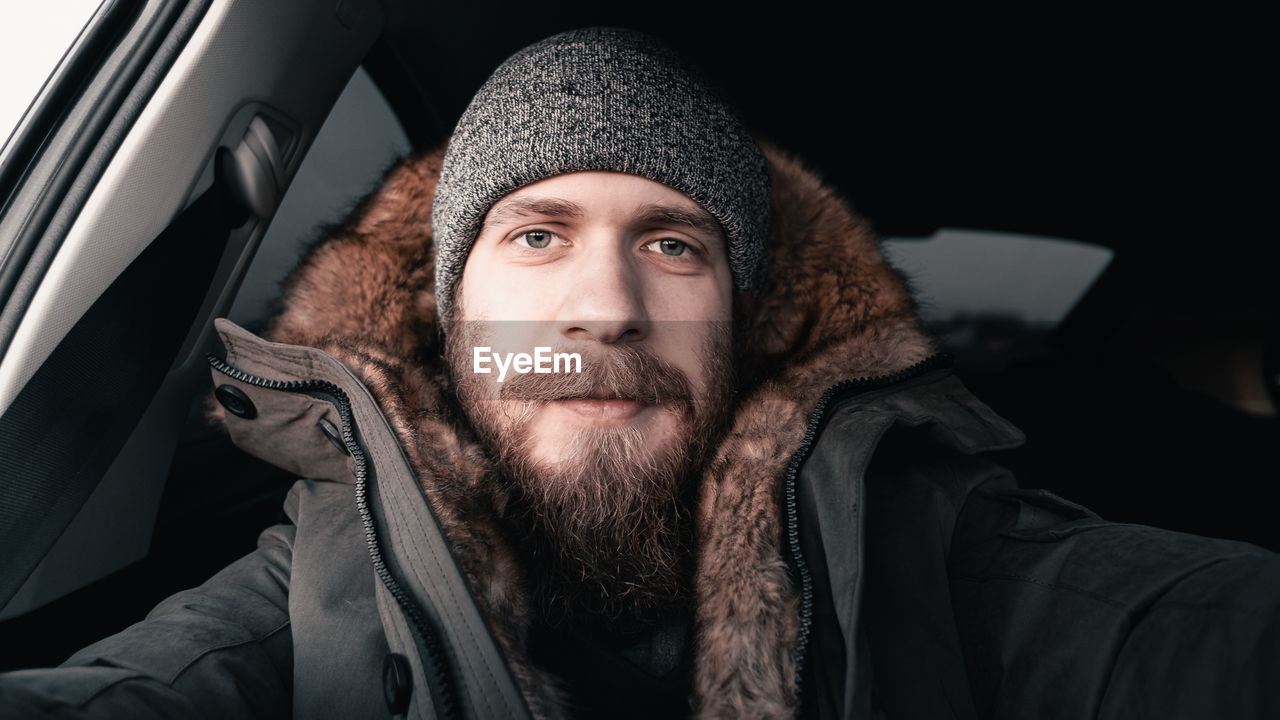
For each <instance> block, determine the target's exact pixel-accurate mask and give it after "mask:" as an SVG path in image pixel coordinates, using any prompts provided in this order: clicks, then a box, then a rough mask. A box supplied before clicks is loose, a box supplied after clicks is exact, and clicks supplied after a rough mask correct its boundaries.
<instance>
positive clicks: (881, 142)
mask: <svg viewBox="0 0 1280 720" xmlns="http://www.w3.org/2000/svg"><path fill="white" fill-rule="evenodd" d="M387 5H388V23H387V31H386V33H385V37H384V43H383V44H382V45H381V46H380V47H379V48H378V50H377V52H376V53H375V54H374V56H372V57H371V58H370V60H369V62H367V63H366V64H367V66H369V67H370V69H371V73H372V74H373V75H374V77H375V80H376V81H377V82H378V83H379V85H380V87H381V88H382V89H383V91H384V93H386V94H387V95H388V96H389V99H390V100H391V102H392V104H393V106H395V107H396V109H397V112H398V113H399V114H400V115H401V117H402V118H404V119H405V120H406V124H408V125H409V126H410V127H408V128H406V129H407V131H408V133H409V135H410V137H411V139H412V140H413V142H414V143H415V145H416V146H418V147H420V148H425V147H428V146H433V145H435V144H436V143H439V142H440V141H441V140H442V139H443V138H444V137H446V136H447V132H448V129H449V128H450V127H451V126H452V124H453V122H454V121H455V120H456V118H457V117H458V115H459V114H460V113H461V111H462V109H463V107H465V104H466V102H467V101H468V99H469V98H470V96H471V93H472V92H474V90H475V89H476V88H477V87H478V86H479V84H480V83H481V82H483V80H484V78H485V77H487V75H488V74H489V72H490V71H491V70H492V69H493V68H494V67H495V66H496V65H497V64H498V63H500V62H501V61H502V60H503V59H504V58H505V57H506V56H507V55H509V54H510V53H512V52H514V51H515V50H517V49H519V48H521V47H523V46H524V45H526V44H528V43H530V42H533V41H535V40H538V39H540V38H542V37H545V36H547V35H549V34H552V33H554V32H557V31H560V30H565V29H569V28H572V27H579V26H584V25H594V24H613V25H623V26H628V27H635V28H639V29H643V30H647V31H649V32H652V33H654V34H657V35H659V36H661V37H663V38H665V39H666V40H667V41H668V42H670V43H671V44H673V45H675V46H676V47H678V48H680V49H681V50H682V51H684V52H685V53H687V54H689V55H690V56H692V57H693V58H694V59H696V60H697V61H698V62H700V63H701V64H702V65H704V66H705V67H707V68H708V70H710V72H711V74H712V75H713V77H715V78H717V79H718V80H719V81H720V82H721V83H723V85H724V87H725V89H726V90H727V91H728V92H729V94H730V95H731V96H732V97H734V98H736V99H737V101H738V103H739V105H740V106H741V108H742V110H743V113H744V116H745V117H746V119H747V121H748V123H749V124H750V125H751V126H752V127H753V128H754V129H755V130H756V131H757V132H759V133H760V134H761V135H763V136H765V137H770V138H772V139H774V140H775V141H777V142H779V143H780V144H782V145H783V146H784V147H787V148H789V149H791V150H793V151H794V152H796V153H798V154H800V155H801V156H802V157H803V158H805V159H806V160H807V161H808V162H809V163H810V164H811V165H812V166H813V167H814V168H815V169H817V170H818V171H819V172H820V173H822V174H823V175H824V176H825V177H826V178H827V179H828V180H829V181H830V182H832V183H834V184H835V185H837V186H838V187H840V188H841V189H842V190H843V191H844V192H845V193H846V194H847V196H848V197H849V198H850V199H851V201H852V202H853V204H854V206H855V207H856V208H857V209H858V210H859V211H860V212H862V213H863V214H864V215H866V216H867V217H868V218H869V219H870V220H871V221H872V223H873V224H874V225H875V227H876V228H877V229H878V230H879V231H880V232H881V233H882V234H885V235H895V236H924V235H929V234H930V233H932V232H933V230H935V229H936V228H938V227H956V228H974V229H988V230H998V231H1012V232H1025V233H1033V234H1039V235H1046V236H1052V237H1062V238H1069V239H1075V240H1083V241H1087V242H1092V243H1099V244H1104V245H1107V246H1110V247H1112V248H1114V249H1116V250H1117V260H1118V261H1120V260H1122V261H1123V262H1118V263H1117V264H1118V266H1119V268H1120V270H1121V271H1123V273H1122V275H1123V277H1121V278H1120V279H1118V280H1116V281H1115V282H1121V283H1123V291H1122V292H1119V293H1116V292H1113V293H1112V297H1111V302H1113V303H1114V302H1117V301H1119V300H1122V299H1126V298H1127V300H1128V302H1135V301H1137V300H1138V299H1139V298H1142V299H1145V301H1147V302H1148V304H1150V302H1151V301H1152V299H1153V298H1157V302H1158V303H1165V302H1168V303H1175V304H1176V303H1186V302H1188V294H1187V293H1186V287H1187V284H1188V283H1191V284H1194V286H1195V288H1196V292H1195V293H1194V295H1192V296H1191V297H1192V298H1194V299H1192V300H1190V302H1193V303H1195V304H1202V303H1205V302H1207V301H1209V300H1215V301H1218V302H1221V303H1223V304H1237V306H1238V304H1239V303H1246V304H1252V305H1256V304H1257V303H1258V302H1259V301H1260V300H1261V299H1263V298H1264V297H1265V296H1267V295H1269V293H1267V292H1266V289H1265V286H1266V282H1265V280H1266V278H1267V276H1268V275H1269V274H1270V272H1269V270H1267V269H1266V268H1265V267H1264V265H1265V263H1263V262H1261V253H1262V242H1261V241H1262V239H1263V233H1262V228H1263V227H1264V226H1263V225H1261V222H1260V217H1261V208H1262V207H1264V189H1263V185H1262V183H1261V182H1260V181H1259V179H1258V176H1257V174H1256V173H1257V172H1258V170H1259V169H1260V168H1261V167H1264V165H1263V161H1262V152H1263V148H1264V147H1267V146H1269V145H1270V143H1268V144H1267V145H1266V146H1264V144H1263V142H1262V138H1263V127H1264V125H1265V123H1266V122H1267V118H1268V117H1269V116H1270V112H1271V111H1270V110H1265V111H1264V106H1263V101H1264V93H1263V92H1262V90H1261V88H1262V87H1265V86H1264V85H1262V84H1261V79H1262V77H1263V74H1264V68H1265V67H1267V66H1266V65H1265V64H1263V62H1262V55H1263V52H1264V50H1263V49H1264V47H1266V45H1264V44H1263V43H1262V42H1261V41H1260V40H1259V39H1257V36H1258V35H1259V34H1260V33H1261V28H1262V27H1263V24H1262V23H1260V22H1256V21H1254V20H1252V19H1251V18H1247V17H1239V16H1236V17H1227V16H1224V15H1213V16H1208V15H1205V14H1194V13H1192V12H1189V11H1188V12H1187V13H1185V14H1181V15H1178V14H1174V13H1173V12H1171V11H1169V10H1162V11H1161V13H1160V14H1158V15H1145V14H1144V15H1139V14H1137V13H1132V14H1129V15H1125V14H1123V13H1120V12H1117V11H1114V10H1112V11H1107V12H1106V13H1100V14H1086V13H1084V12H1081V11H1079V10H1075V11H1071V12H1068V11H1064V10H1046V9H1041V10H1033V11H1028V10H1023V11H1020V12H1000V13H997V12H995V11H993V10H988V11H986V12H984V13H975V12H969V13H965V14H945V15H940V14H937V13H926V12H924V11H919V12H916V13H910V14H908V13H905V12H904V13H900V14H890V13H887V12H884V11H881V10H866V9H846V10H841V11H835V12H833V11H832V10H830V9H825V8H824V9H823V10H821V11H819V10H817V9H814V8H810V7H807V6H805V5H801V4H795V3H788V4H786V5H785V6H768V7H765V8H761V9H757V10H756V11H744V10H742V9H741V6H739V7H738V8H736V9H734V10H732V11H731V12H730V13H728V14H724V13H721V14H693V13H691V12H690V10H689V6H688V5H686V4H667V5H663V4H660V3H659V4H654V3H634V4H627V5H622V4H619V5H618V6H612V7H604V5H605V4H596V3H569V4H557V5H554V6H548V5H544V4H498V5H494V4H492V3H449V4H436V3H431V4H427V3H418V2H411V1H409V0H388V3H387ZM1251 169H1252V172H1251Z"/></svg>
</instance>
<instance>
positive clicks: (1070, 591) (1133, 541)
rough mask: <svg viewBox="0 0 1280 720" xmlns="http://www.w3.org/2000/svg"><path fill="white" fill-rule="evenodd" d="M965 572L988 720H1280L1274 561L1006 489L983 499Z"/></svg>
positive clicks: (955, 568)
mask: <svg viewBox="0 0 1280 720" xmlns="http://www.w3.org/2000/svg"><path fill="white" fill-rule="evenodd" d="M951 564H952V573H953V574H952V590H953V595H954V596H955V598H956V613H957V619H958V620H959V621H960V626H961V633H962V635H965V636H967V637H966V638H965V639H966V642H965V647H966V665H967V666H968V671H969V677H970V683H971V685H972V686H973V689H974V697H975V701H976V704H977V705H978V711H979V714H980V715H986V716H989V717H996V718H1002V717H1031V716H1034V717H1045V718H1048V717H1098V718H1108V719H1113V718H1114V719H1119V718H1124V719H1125V720H1138V719H1141V718H1160V719H1161V720H1163V719H1165V718H1183V717H1186V718H1199V717H1206V718H1207V717H1212V718H1250V719H1252V718H1263V717H1280V685H1277V684H1276V682H1275V680H1276V678H1277V677H1280V555H1278V554H1276V553H1274V552H1271V551H1269V550H1266V549H1264V548H1260V547H1257V546H1255V545H1251V544H1248V543H1243V542H1237V541H1232V540H1221V539H1215V538H1207V537H1200V536H1196V535H1190V534H1187V533H1180V532H1173V531H1169V530H1163V529H1159V528H1152V527H1146V526H1141V525H1133V524H1125V523H1116V522H1107V521H1105V520H1102V519H1101V518H1098V517H1097V516H1096V515H1094V514H1093V513H1091V512H1089V511H1088V510H1085V509H1084V508H1081V507H1079V506H1078V505H1075V504H1073V503H1070V502H1067V501H1065V500H1062V499H1061V498H1058V497H1057V496H1055V495H1052V494H1051V493H1047V492H1045V491H1039V490H1022V489H1016V488H1009V487H1004V488H998V489H990V488H986V489H984V490H980V491H979V492H978V493H976V494H975V495H974V496H971V498H970V500H969V502H968V503H967V504H966V507H965V510H964V512H963V514H962V518H961V523H960V528H959V530H958V533H957V537H956V546H955V547H954V552H953V557H952V563H951ZM1028 709H1031V710H1032V711H1033V712H1032V713H1031V714H1030V715H1028V714H1027V713H1026V711H1027V710H1028Z"/></svg>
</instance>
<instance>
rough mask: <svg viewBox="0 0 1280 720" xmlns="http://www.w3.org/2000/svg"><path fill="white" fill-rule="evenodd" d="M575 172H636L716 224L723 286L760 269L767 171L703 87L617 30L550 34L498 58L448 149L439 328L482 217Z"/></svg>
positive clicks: (439, 253) (736, 123) (440, 200)
mask: <svg viewBox="0 0 1280 720" xmlns="http://www.w3.org/2000/svg"><path fill="white" fill-rule="evenodd" d="M581 170H612V171H616V172H624V173H628V174H631V175H638V176H640V177H644V178H647V179H650V180H654V181H656V182H659V183H662V184H663V185H666V186H668V187H671V188H674V189H675V190H679V191H680V192H682V193H684V194H685V195H687V196H688V197H689V198H690V199H692V200H693V201H694V202H696V203H698V205H700V206H702V208H703V209H705V210H706V211H707V212H709V213H711V215H712V216H714V217H715V218H716V219H717V220H719V221H720V225H721V227H722V228H723V229H724V232H725V237H726V240H727V241H728V250H729V266H730V268H731V269H732V271H733V278H734V284H735V285H736V286H737V287H738V288H739V289H741V290H749V289H751V288H752V287H753V286H754V285H755V283H756V282H757V280H758V279H759V276H760V274H761V272H762V270H763V267H764V240H765V234H766V233H767V231H768V226H769V168H768V163H767V162H766V160H765V158H764V154H763V153H762V152H761V151H760V148H759V147H758V146H757V145H756V143H755V142H754V140H752V138H751V136H750V134H749V133H748V132H747V130H746V128H745V127H744V126H743V124H742V122H741V121H740V119H739V118H738V116H737V115H736V113H735V112H734V110H733V109H732V108H731V107H730V106H729V104H728V103H727V102H726V101H725V100H724V98H723V97H722V96H721V95H720V94H719V93H718V92H716V90H715V89H714V87H713V86H712V85H711V83H710V82H709V81H708V80H707V79H706V78H705V77H704V76H702V75H701V74H700V73H699V72H698V71H697V70H696V69H695V68H693V67H692V66H691V65H689V64H688V63H687V62H686V61H684V60H683V59H682V58H681V57H679V56H678V55H677V54H676V53H675V51H674V50H672V49H671V48H670V47H668V46H665V45H663V44H662V43H661V42H659V41H658V40H656V39H655V38H653V37H651V36H649V35H645V34H642V33H639V32H636V31H632V30H625V29H621V28H588V29H582V30H573V31H570V32H566V33H562V34H559V35H555V36H553V37H550V38H547V39H545V40H542V41H540V42H537V43H534V44H533V45H530V46H528V47H526V48H525V49H523V50H521V51H519V52H517V53H516V54H515V55H512V56H511V57H510V58H508V59H507V60H506V61H505V62H504V63H503V64H502V65H501V66H499V67H498V69H497V70H495V71H494V73H493V74H492V75H491V76H490V77H489V79H488V80H487V81H486V82H485V84H484V85H483V86H482V87H481V88H480V90H479V91H478V92H477V93H476V95H475V97H474V98H473V99H472V100H471V104H470V105H469V106H468V107H467V109H466V111H465V112H464V113H463V115H462V118H461V119H460V120H459V121H458V125H457V127H456V128H455V129H454V132H453V136H452V137H451V138H450V140H449V146H448V148H447V150H446V152H445V156H444V166H443V168H442V169H441V172H440V180H439V183H438V185H437V186H436V195H435V205H434V207H433V209H432V215H431V217H432V225H433V232H434V235H435V245H436V303H437V311H438V314H439V317H440V318H441V321H442V322H443V321H445V320H446V319H447V318H448V316H449V308H450V306H451V304H452V300H453V295H454V292H455V290H456V288H457V285H458V281H459V280H460V279H461V277H462V269H463V267H464V266H465V265H466V261H467V254H468V253H469V252H470V251H471V246H472V244H473V243H474V242H475V239H476V236H477V235H478V234H479V232H480V228H481V226H482V225H483V223H484V218H485V215H486V214H487V213H488V212H489V208H491V207H492V206H493V204H494V203H495V202H497V201H498V200H500V199H501V198H502V197H503V196H505V195H507V194H509V193H511V192H513V191H515V190H518V189H519V188H521V187H523V186H525V185H528V184H530V183H533V182H536V181H538V180H542V179H544V178H548V177H551V176H553V175H560V174H563V173H570V172H576V171H581Z"/></svg>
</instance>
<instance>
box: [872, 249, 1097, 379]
mask: <svg viewBox="0 0 1280 720" xmlns="http://www.w3.org/2000/svg"><path fill="white" fill-rule="evenodd" d="M884 252H885V256H886V257H887V258H888V259H889V261H890V262H891V263H892V264H893V265H894V266H895V267H897V268H898V269H899V270H900V271H902V273H903V274H904V275H906V276H907V278H908V281H909V282H910V283H911V287H912V291H913V293H914V295H915V297H916V300H917V302H919V304H920V319H921V321H922V322H923V323H924V325H925V329H926V330H928V331H929V333H930V334H931V335H932V336H933V337H934V338H935V339H936V340H937V341H938V344H939V346H940V347H941V349H943V350H947V351H949V352H952V353H954V354H955V355H956V358H957V363H958V364H959V365H960V366H961V367H964V368H966V369H973V370H979V371H983V372H999V371H1002V370H1004V369H1007V368H1008V367H1009V366H1010V365H1013V364H1017V363H1020V362H1027V361H1031V360H1036V359H1040V358H1041V357H1042V356H1044V354H1045V353H1047V352H1049V350H1048V348H1047V347H1046V346H1045V344H1044V341H1045V338H1046V336H1047V335H1048V334H1049V333H1050V332H1052V331H1053V329H1054V328H1056V327H1057V326H1058V325H1059V324H1060V323H1061V322H1062V321H1063V320H1064V319H1065V318H1066V317H1067V314H1068V313H1070V312H1071V309H1072V308H1074V307H1075V306H1076V304H1077V303H1078V302H1079V301H1080V299H1081V298H1083V297H1084V295H1085V293H1086V292H1088V290H1089V288H1090V287H1091V286H1092V285H1093V283H1094V281H1096V280H1097V279H1098V277H1099V276H1100V275H1101V274H1102V272H1103V270H1105V269H1106V268H1107V266H1108V265H1109V264H1110V263H1111V259H1112V256H1113V254H1114V253H1113V252H1112V250H1111V249H1110V248H1107V247H1103V246H1101V245H1093V244H1090V243H1084V242H1077V241H1074V240H1066V239H1061V238H1048V237H1039V236H1033V235H1019V234H1013V233H1000V232H986V231H976V230H959V229H943V230H939V231H938V232H936V233H934V234H933V235H932V236H930V237H927V238H919V239H915V238H886V239H885V241H884Z"/></svg>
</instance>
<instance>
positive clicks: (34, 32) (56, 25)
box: [0, 0, 103, 147]
mask: <svg viewBox="0 0 1280 720" xmlns="http://www.w3.org/2000/svg"><path fill="white" fill-rule="evenodd" d="M102 3H103V0H59V1H58V2H57V3H18V2H12V3H4V4H3V5H0V68H4V92H3V93H0V138H3V139H4V142H2V143H0V147H2V146H4V145H6V144H8V142H9V138H10V137H12V135H13V132H14V130H15V129H16V128H17V127H18V124H19V123H20V122H21V121H22V117H23V115H25V114H26V112H27V108H28V107H30V106H31V103H32V101H33V100H35V99H36V97H37V96H38V95H39V94H40V90H41V88H42V87H44V85H45V83H46V81H47V80H48V79H49V78H50V76H52V75H53V72H54V70H55V69H56V68H57V67H58V65H59V63H61V62H62V59H63V57H64V56H65V55H66V54H67V51H68V50H69V49H70V48H71V47H72V45H73V44H74V43H75V40H76V38H77V37H78V36H79V35H80V33H81V31H83V30H84V28H85V26H86V25H87V24H88V23H89V20H90V19H91V18H92V17H93V15H94V12H95V11H96V10H97V9H98V7H99V6H101V5H102Z"/></svg>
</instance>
